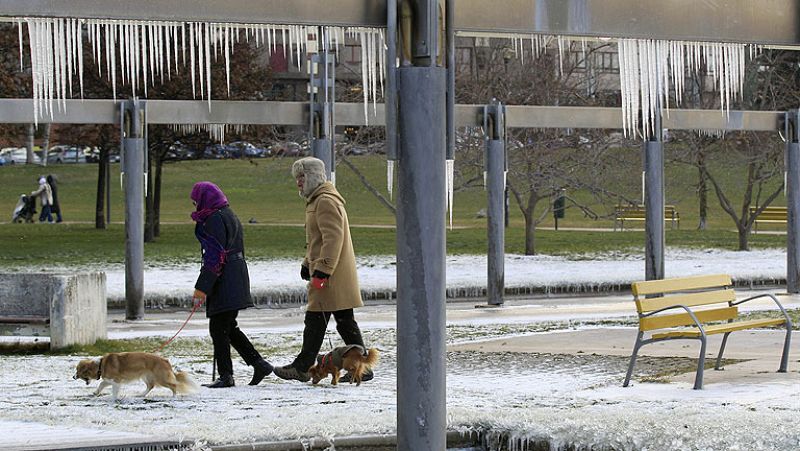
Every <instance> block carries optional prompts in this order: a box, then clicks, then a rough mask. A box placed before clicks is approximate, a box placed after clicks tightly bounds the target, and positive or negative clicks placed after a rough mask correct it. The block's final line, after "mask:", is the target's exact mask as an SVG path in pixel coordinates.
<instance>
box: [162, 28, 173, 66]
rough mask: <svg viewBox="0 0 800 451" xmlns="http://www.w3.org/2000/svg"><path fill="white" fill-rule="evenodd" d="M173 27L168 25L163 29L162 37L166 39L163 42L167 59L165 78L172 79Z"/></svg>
mask: <svg viewBox="0 0 800 451" xmlns="http://www.w3.org/2000/svg"><path fill="white" fill-rule="evenodd" d="M174 33H175V27H174V26H173V25H170V26H169V28H168V29H167V30H165V33H164V37H165V39H166V43H165V47H166V48H165V49H164V50H165V51H166V52H167V55H166V58H165V59H166V61H167V80H171V79H172V45H173V44H172V43H173V39H174V38H175V34H174Z"/></svg>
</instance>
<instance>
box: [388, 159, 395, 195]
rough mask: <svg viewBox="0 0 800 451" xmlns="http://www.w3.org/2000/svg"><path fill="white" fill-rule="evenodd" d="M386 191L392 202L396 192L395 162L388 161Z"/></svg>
mask: <svg viewBox="0 0 800 451" xmlns="http://www.w3.org/2000/svg"><path fill="white" fill-rule="evenodd" d="M386 190H387V191H388V192H389V200H392V194H393V192H394V160H386Z"/></svg>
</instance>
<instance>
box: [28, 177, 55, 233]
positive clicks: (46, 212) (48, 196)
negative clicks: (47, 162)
mask: <svg viewBox="0 0 800 451" xmlns="http://www.w3.org/2000/svg"><path fill="white" fill-rule="evenodd" d="M31 196H32V197H37V196H38V197H39V202H40V203H41V204H42V212H41V213H40V214H39V222H44V221H45V220H47V222H53V215H52V214H51V213H50V209H51V207H52V205H53V193H52V191H51V190H50V185H48V184H47V179H45V178H44V176H42V177H39V188H38V189H36V190H35V191H33V192H31Z"/></svg>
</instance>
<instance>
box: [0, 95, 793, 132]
mask: <svg viewBox="0 0 800 451" xmlns="http://www.w3.org/2000/svg"><path fill="white" fill-rule="evenodd" d="M54 105H55V104H54ZM118 105H119V101H117V102H114V101H113V100H110V99H106V100H67V101H66V112H58V111H56V112H55V114H54V115H53V118H52V119H50V117H49V116H47V117H43V118H39V123H41V124H45V123H53V124H117V123H119V117H118V116H119V111H118V108H119V106H118ZM483 107H484V106H483V105H456V125H457V126H459V127H467V126H474V127H477V126H481V125H483ZM54 109H55V110H57V108H54ZM334 111H335V117H336V125H354V126H364V125H370V126H379V127H382V126H384V125H385V121H384V105H383V104H382V103H379V104H377V105H376V106H375V107H374V108H373V105H372V104H369V105H368V106H367V114H368V116H367V118H366V119H365V118H364V104H363V103H336V105H335V107H334ZM783 118H784V113H783V112H778V111H730V112H729V113H727V114H726V113H723V112H721V111H720V110H683V109H681V110H676V109H673V110H669V117H664V118H663V126H664V128H667V129H670V130H749V131H778V130H783V125H782V124H783ZM32 122H33V101H32V100H31V99H0V123H2V124H29V123H32ZM147 123H148V124H251V125H307V124H308V103H307V102H255V101H236V100H230V101H229V100H212V101H211V108H210V110H209V106H208V102H206V101H204V100H148V101H147ZM506 125H507V127H509V128H603V129H621V128H622V110H620V109H619V108H605V107H572V106H520V105H510V106H506Z"/></svg>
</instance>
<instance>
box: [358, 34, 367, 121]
mask: <svg viewBox="0 0 800 451" xmlns="http://www.w3.org/2000/svg"><path fill="white" fill-rule="evenodd" d="M365 35H366V34H365V33H364V32H363V31H362V32H360V33H359V37H360V41H361V91H362V94H363V98H364V124H365V125H369V114H368V113H367V107H368V105H369V99H368V98H367V96H368V92H369V89H368V88H369V80H368V79H367V49H366V45H365V43H366V36H365Z"/></svg>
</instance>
